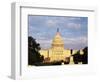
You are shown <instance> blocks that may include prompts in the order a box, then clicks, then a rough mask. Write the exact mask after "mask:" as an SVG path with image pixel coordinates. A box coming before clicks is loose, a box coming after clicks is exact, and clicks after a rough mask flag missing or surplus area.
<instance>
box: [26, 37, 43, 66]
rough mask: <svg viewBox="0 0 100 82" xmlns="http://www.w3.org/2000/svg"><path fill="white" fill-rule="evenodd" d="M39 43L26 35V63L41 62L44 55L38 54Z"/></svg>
mask: <svg viewBox="0 0 100 82" xmlns="http://www.w3.org/2000/svg"><path fill="white" fill-rule="evenodd" d="M40 49H41V48H40V44H39V43H37V42H36V40H35V39H34V38H33V37H31V36H29V37H28V64H29V65H34V64H35V63H40V62H43V59H44V57H43V56H41V55H40V53H39V50H40Z"/></svg>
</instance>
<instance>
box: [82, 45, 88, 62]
mask: <svg viewBox="0 0 100 82" xmlns="http://www.w3.org/2000/svg"><path fill="white" fill-rule="evenodd" d="M83 52H84V54H83V55H82V56H83V58H82V59H83V60H82V63H83V64H87V63H88V47H85V48H84V49H83Z"/></svg>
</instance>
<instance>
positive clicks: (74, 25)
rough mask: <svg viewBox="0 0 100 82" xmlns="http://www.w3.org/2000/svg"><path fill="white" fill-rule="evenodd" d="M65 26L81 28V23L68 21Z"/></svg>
mask: <svg viewBox="0 0 100 82" xmlns="http://www.w3.org/2000/svg"><path fill="white" fill-rule="evenodd" d="M67 27H68V28H71V29H80V28H81V24H79V23H72V22H70V23H68V24H67Z"/></svg>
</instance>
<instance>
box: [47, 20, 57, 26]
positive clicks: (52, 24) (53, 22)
mask: <svg viewBox="0 0 100 82" xmlns="http://www.w3.org/2000/svg"><path fill="white" fill-rule="evenodd" d="M46 25H47V26H48V27H54V26H56V25H57V21H56V20H46Z"/></svg>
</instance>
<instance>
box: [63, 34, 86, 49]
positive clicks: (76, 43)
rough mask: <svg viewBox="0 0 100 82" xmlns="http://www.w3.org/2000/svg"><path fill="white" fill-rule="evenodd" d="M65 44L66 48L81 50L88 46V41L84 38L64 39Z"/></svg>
mask: <svg viewBox="0 0 100 82" xmlns="http://www.w3.org/2000/svg"><path fill="white" fill-rule="evenodd" d="M63 40H64V44H65V47H66V48H71V49H73V48H77V49H81V48H84V47H85V46H87V45H88V44H87V43H88V40H87V37H85V36H82V37H74V38H63Z"/></svg>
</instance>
